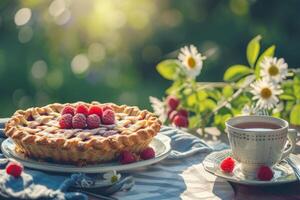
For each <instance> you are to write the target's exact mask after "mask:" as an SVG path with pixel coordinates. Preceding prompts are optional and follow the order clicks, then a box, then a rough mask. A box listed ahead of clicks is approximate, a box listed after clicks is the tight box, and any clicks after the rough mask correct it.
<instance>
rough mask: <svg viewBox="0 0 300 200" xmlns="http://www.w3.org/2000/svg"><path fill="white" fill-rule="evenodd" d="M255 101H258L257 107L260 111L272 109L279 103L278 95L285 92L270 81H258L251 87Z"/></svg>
mask: <svg viewBox="0 0 300 200" xmlns="http://www.w3.org/2000/svg"><path fill="white" fill-rule="evenodd" d="M250 86H251V87H252V90H251V93H252V94H253V95H254V96H253V98H252V99H253V100H258V101H257V103H256V106H257V107H258V109H272V108H274V107H275V105H276V104H277V103H278V102H279V99H278V95H280V94H281V93H282V92H283V91H282V90H281V88H280V86H279V85H276V84H275V83H274V82H271V81H270V80H268V79H261V80H257V81H255V82H254V83H252V84H251V85H250Z"/></svg>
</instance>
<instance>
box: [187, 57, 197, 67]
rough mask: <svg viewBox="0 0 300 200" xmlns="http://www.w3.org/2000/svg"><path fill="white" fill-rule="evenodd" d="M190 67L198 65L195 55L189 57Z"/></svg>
mask: <svg viewBox="0 0 300 200" xmlns="http://www.w3.org/2000/svg"><path fill="white" fill-rule="evenodd" d="M187 63H188V67H189V68H191V69H194V68H195V66H196V60H195V59H194V58H193V57H189V58H188V60H187Z"/></svg>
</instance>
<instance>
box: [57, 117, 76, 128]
mask: <svg viewBox="0 0 300 200" xmlns="http://www.w3.org/2000/svg"><path fill="white" fill-rule="evenodd" d="M72 117H73V116H72V115H71V114H64V115H62V116H61V117H60V119H59V126H60V128H62V129H68V128H72Z"/></svg>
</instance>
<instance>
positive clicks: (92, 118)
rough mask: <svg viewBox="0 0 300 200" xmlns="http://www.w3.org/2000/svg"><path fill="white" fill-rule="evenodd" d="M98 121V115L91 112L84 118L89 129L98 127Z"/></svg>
mask: <svg viewBox="0 0 300 200" xmlns="http://www.w3.org/2000/svg"><path fill="white" fill-rule="evenodd" d="M100 122H101V120H100V117H99V116H98V115H96V114H91V115H89V116H87V118H86V123H87V127H88V128H89V129H94V128H98V127H99V125H100Z"/></svg>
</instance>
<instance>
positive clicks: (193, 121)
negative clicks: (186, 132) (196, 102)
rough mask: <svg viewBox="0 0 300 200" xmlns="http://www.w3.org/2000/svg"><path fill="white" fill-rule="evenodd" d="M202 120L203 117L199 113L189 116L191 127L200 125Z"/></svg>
mask: <svg viewBox="0 0 300 200" xmlns="http://www.w3.org/2000/svg"><path fill="white" fill-rule="evenodd" d="M200 122H201V118H200V117H199V116H197V115H194V116H192V117H189V128H191V129H192V128H196V127H198V126H199V124H200Z"/></svg>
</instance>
